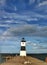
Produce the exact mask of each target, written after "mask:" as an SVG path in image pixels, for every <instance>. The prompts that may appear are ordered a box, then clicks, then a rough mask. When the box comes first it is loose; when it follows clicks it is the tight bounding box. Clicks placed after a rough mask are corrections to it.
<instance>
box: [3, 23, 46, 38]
mask: <svg viewBox="0 0 47 65" xmlns="http://www.w3.org/2000/svg"><path fill="white" fill-rule="evenodd" d="M3 36H4V37H9V36H10V37H11V36H12V37H15V36H38V37H47V26H46V27H45V26H44V27H42V26H39V25H30V24H26V25H19V26H16V27H10V28H9V29H8V30H7V31H6V33H4V34H3Z"/></svg>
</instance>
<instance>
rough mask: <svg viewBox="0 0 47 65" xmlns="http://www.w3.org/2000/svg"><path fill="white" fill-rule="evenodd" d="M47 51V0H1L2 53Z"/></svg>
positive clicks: (0, 51) (0, 40) (0, 31)
mask: <svg viewBox="0 0 47 65" xmlns="http://www.w3.org/2000/svg"><path fill="white" fill-rule="evenodd" d="M23 37H24V38H25V40H26V51H27V53H47V0H0V53H19V52H20V47H21V46H20V43H21V39H22V38H23Z"/></svg>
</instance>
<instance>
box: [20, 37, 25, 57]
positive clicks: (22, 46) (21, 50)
mask: <svg viewBox="0 0 47 65" xmlns="http://www.w3.org/2000/svg"><path fill="white" fill-rule="evenodd" d="M20 56H26V41H25V39H24V38H22V40H21V49H20Z"/></svg>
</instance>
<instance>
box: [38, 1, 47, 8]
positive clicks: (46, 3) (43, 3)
mask: <svg viewBox="0 0 47 65" xmlns="http://www.w3.org/2000/svg"><path fill="white" fill-rule="evenodd" d="M43 5H47V1H43V2H41V3H39V5H38V6H39V7H40V6H43Z"/></svg>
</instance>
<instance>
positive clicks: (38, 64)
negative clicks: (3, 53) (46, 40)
mask: <svg viewBox="0 0 47 65" xmlns="http://www.w3.org/2000/svg"><path fill="white" fill-rule="evenodd" d="M1 65H47V63H45V62H43V61H41V60H38V59H36V58H32V57H30V56H26V57H20V56H15V57H13V58H11V59H9V60H8V61H6V62H5V63H2V64H1Z"/></svg>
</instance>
